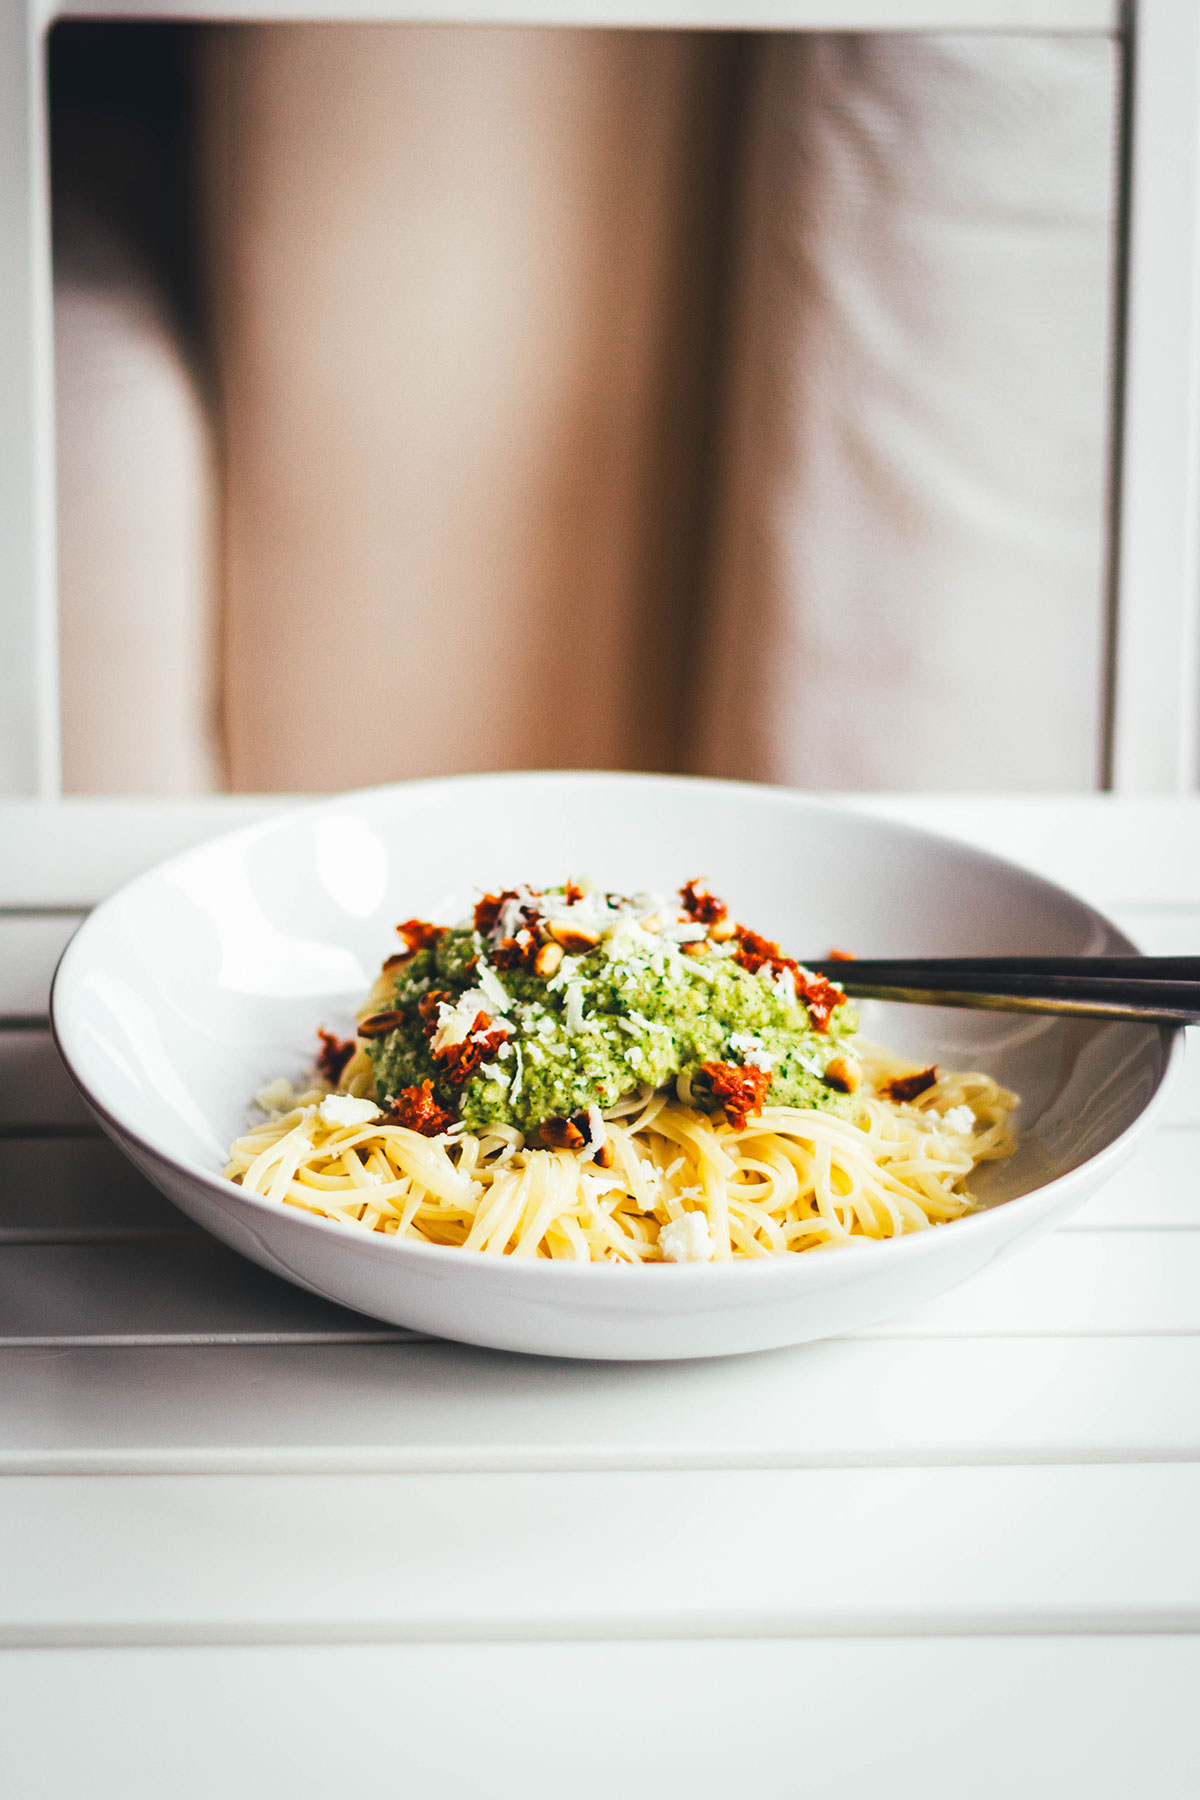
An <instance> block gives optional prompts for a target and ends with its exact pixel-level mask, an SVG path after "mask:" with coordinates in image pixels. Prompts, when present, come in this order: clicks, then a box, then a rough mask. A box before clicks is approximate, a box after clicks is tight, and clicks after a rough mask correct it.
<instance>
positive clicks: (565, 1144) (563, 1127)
mask: <svg viewBox="0 0 1200 1800" xmlns="http://www.w3.org/2000/svg"><path fill="white" fill-rule="evenodd" d="M541 1137H542V1142H543V1144H545V1145H546V1146H547V1147H548V1148H549V1149H551V1150H582V1149H583V1146H584V1143H585V1142H586V1139H585V1138H584V1135H583V1133H582V1131H580V1129H579V1127H578V1125H572V1123H571V1121H570V1119H543V1121H542V1126H541Z"/></svg>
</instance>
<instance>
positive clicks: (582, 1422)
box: [0, 1337, 1200, 1475]
mask: <svg viewBox="0 0 1200 1800" xmlns="http://www.w3.org/2000/svg"><path fill="white" fill-rule="evenodd" d="M1197 1393H1200V1337H1197V1338H1163V1337H1157V1338H1120V1339H1118V1338H1017V1339H1011V1340H1007V1341H1005V1340H997V1339H990V1338H975V1339H972V1338H963V1339H960V1340H958V1341H956V1342H955V1343H954V1344H953V1345H952V1346H947V1345H946V1344H945V1343H943V1342H940V1341H937V1340H933V1339H919V1338H918V1339H914V1340H911V1341H908V1342H903V1341H897V1340H895V1339H888V1340H885V1341H880V1340H877V1339H876V1340H872V1339H842V1340H839V1341H835V1342H826V1343H822V1344H812V1345H803V1346H800V1347H798V1348H795V1349H791V1350H781V1351H776V1352H773V1353H771V1354H764V1355H761V1356H754V1357H738V1358H730V1359H727V1360H725V1361H722V1362H714V1363H676V1364H666V1363H607V1364H606V1363H567V1362H552V1361H544V1360H537V1361H534V1360H531V1359H529V1358H526V1357H516V1356H506V1355H503V1354H501V1353H500V1352H495V1351H484V1350H474V1349H471V1348H469V1347H467V1346H465V1345H458V1344H446V1343H436V1342H432V1341H425V1342H410V1343H406V1344H354V1345H349V1344H348V1345H340V1346H330V1345H320V1346H311V1345H288V1346H282V1347H281V1346H270V1345H257V1346H254V1347H252V1348H246V1347H242V1346H231V1347H226V1346H220V1345H206V1346H203V1347H190V1346H188V1347H185V1346H173V1347H170V1348H151V1347H139V1348H137V1349H112V1348H110V1349H85V1348H80V1349H67V1350H63V1349H54V1350H52V1351H50V1350H46V1349H38V1350H35V1349H23V1350H0V1471H4V1472H7V1473H21V1474H51V1473H57V1474H84V1473H89V1472H90V1473H95V1474H106V1475H107V1474H114V1473H117V1474H136V1473H146V1474H149V1473H158V1474H177V1473H189V1472H190V1473H210V1474H211V1473H250V1472H260V1473H264V1474H265V1473H269V1472H271V1471H273V1470H274V1471H280V1472H282V1471H303V1472H309V1473H319V1472H322V1471H326V1472H333V1471H340V1472H374V1471H391V1472H394V1473H401V1472H405V1471H407V1472H412V1473H436V1472H441V1473H453V1472H463V1473H466V1472H469V1471H473V1470H476V1471H478V1470H483V1471H491V1472H506V1471H528V1470H535V1469H542V1470H554V1469H560V1470H566V1469H571V1470H580V1469H675V1468H773V1467H787V1468H802V1467H833V1466H862V1467H868V1466H869V1467H876V1466H878V1467H883V1466H896V1465H902V1466H910V1465H923V1464H948V1463H963V1464H980V1463H1005V1462H1007V1463H1021V1462H1030V1463H1033V1462H1053V1463H1064V1462H1081V1461H1108V1462H1120V1461H1129V1460H1133V1459H1136V1458H1145V1459H1149V1460H1155V1461H1170V1460H1176V1461H1178V1460H1186V1459H1192V1460H1200V1408H1197V1405H1196V1395H1197Z"/></svg>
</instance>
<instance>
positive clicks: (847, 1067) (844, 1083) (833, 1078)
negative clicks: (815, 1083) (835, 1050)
mask: <svg viewBox="0 0 1200 1800" xmlns="http://www.w3.org/2000/svg"><path fill="white" fill-rule="evenodd" d="M861 1081H862V1068H861V1066H860V1065H859V1064H858V1063H857V1062H856V1061H855V1059H854V1057H852V1056H835V1057H834V1058H833V1060H832V1062H829V1063H826V1065H825V1085H826V1087H831V1088H836V1089H837V1091H838V1093H839V1094H855V1093H857V1092H858V1087H859V1083H860V1082H861Z"/></svg>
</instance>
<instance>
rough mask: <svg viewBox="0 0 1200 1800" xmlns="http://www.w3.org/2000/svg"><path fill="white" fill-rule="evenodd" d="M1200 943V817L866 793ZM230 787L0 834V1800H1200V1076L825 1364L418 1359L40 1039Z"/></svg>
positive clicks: (10, 812) (3, 812) (30, 815)
mask: <svg viewBox="0 0 1200 1800" xmlns="http://www.w3.org/2000/svg"><path fill="white" fill-rule="evenodd" d="M860 804H863V805H875V806H877V807H878V808H879V809H880V810H886V811H888V812H890V813H892V814H894V815H899V816H904V817H909V818H913V819H917V820H919V821H922V822H927V823H931V824H934V825H936V826H939V827H943V828H945V829H948V830H953V831H957V832H959V833H961V834H962V835H963V836H967V837H970V838H972V839H974V840H976V841H978V842H982V843H985V844H987V845H989V846H991V847H994V848H998V849H1000V850H1002V851H1005V852H1007V853H1009V854H1013V855H1015V856H1018V857H1019V858H1021V859H1022V860H1024V861H1027V862H1029V863H1031V864H1032V865H1034V866H1035V867H1037V868H1039V869H1041V870H1043V871H1044V872H1046V873H1048V874H1050V875H1052V876H1054V877H1056V878H1058V879H1060V880H1063V881H1065V882H1067V883H1069V884H1070V885H1072V886H1074V887H1076V888H1078V889H1080V890H1082V891H1083V892H1085V893H1086V894H1088V895H1089V897H1091V898H1093V899H1095V900H1096V901H1098V902H1099V903H1100V904H1102V905H1103V906H1105V907H1106V908H1107V909H1108V910H1109V911H1111V912H1112V913H1114V914H1115V915H1116V917H1117V918H1118V919H1119V920H1120V921H1121V922H1122V923H1123V924H1124V925H1126V927H1127V928H1128V929H1129V930H1131V931H1132V933H1133V934H1134V935H1135V937H1137V938H1138V939H1139V940H1140V942H1141V943H1142V944H1143V946H1144V947H1146V948H1148V949H1156V950H1163V951H1193V952H1195V951H1200V801H1196V800H1146V801H1132V800H1117V799H1113V798H1111V797H1096V798H1088V799H1078V800H1071V801H1059V800H1014V801H1006V800H995V799H989V800H986V801H975V800H969V799H954V800H945V799H943V800H937V801H934V800H929V801H911V800H910V801H898V800H888V801H886V802H872V801H869V800H868V801H863V802H860ZM262 810H264V808H263V807H262V805H261V804H260V803H257V802H252V801H251V802H244V803H242V802H223V803H221V804H220V806H219V807H215V808H214V807H209V806H207V805H204V804H199V805H194V806H187V805H184V806H180V805H178V804H176V805H172V806H157V807H156V806H150V805H144V804H137V805H135V804H128V803H119V802H91V803H79V802H75V803H72V802H65V803H60V804H58V805H57V806H54V807H46V808H39V807H37V806H36V805H24V804H21V803H15V804H12V805H9V806H7V807H4V808H0V1014H3V1015H4V1016H3V1019H2V1020H0V1026H2V1029H0V1464H2V1466H3V1472H4V1475H5V1477H6V1479H5V1480H4V1481H3V1482H2V1483H0V1544H2V1545H3V1550H2V1551H0V1715H2V1718H0V1769H2V1771H3V1773H2V1774H0V1788H2V1789H3V1792H4V1793H5V1794H6V1795H11V1796H12V1797H13V1800H43V1797H47V1800H66V1797H68V1796H70V1797H71V1800H74V1797H76V1796H79V1797H81V1800H108V1797H109V1796H113V1797H116V1796H120V1797H121V1800H141V1797H142V1796H145V1797H147V1800H149V1797H150V1796H155V1800H158V1797H160V1796H170V1797H171V1800H211V1797H212V1796H216V1795H229V1796H242V1795H246V1796H250V1795H253V1796H273V1795H276V1794H279V1795H283V1794H286V1795H287V1796H288V1800H308V1797H309V1796H325V1795H334V1794H337V1795H342V1794H352V1793H356V1792H370V1793H380V1794H389V1795H390V1794H393V1793H395V1794H400V1793H403V1794H405V1795H406V1796H419V1795H424V1794H430V1795H435V1794H436V1795H438V1796H454V1795H457V1794H459V1793H468V1792H470V1793H482V1794H485V1795H491V1794H507V1793H509V1792H513V1793H517V1792H519V1793H521V1794H522V1795H523V1796H524V1795H529V1796H541V1795H546V1796H550V1795H553V1796H556V1800H557V1797H560V1796H569V1797H570V1800H584V1797H588V1800H590V1797H591V1796H596V1797H597V1800H599V1797H600V1796H605V1797H608V1796H612V1795H615V1794H619V1793H632V1794H635V1795H641V1794H650V1793H653V1794H655V1795H661V1794H674V1793H687V1794H689V1795H695V1796H697V1797H701V1800H702V1797H704V1796H709V1795H712V1796H717V1795H721V1796H727V1795H729V1794H730V1793H734V1794H743V1795H752V1796H754V1797H755V1800H761V1797H769V1796H775V1795H780V1796H782V1795H788V1796H791V1795H801V1794H803V1795H834V1794H836V1795H838V1796H849V1797H851V1800H856V1797H857V1796H867V1795H872V1796H873V1795H875V1794H876V1793H877V1792H880V1791H886V1792H888V1793H891V1794H897V1795H907V1794H909V1793H918V1792H920V1793H923V1794H932V1795H940V1794H951V1793H953V1794H955V1795H956V1796H957V1795H966V1796H970V1797H971V1800H991V1797H992V1796H995V1797H996V1800H1000V1797H1001V1796H1003V1797H1004V1800H1010V1797H1011V1796H1012V1795H1013V1794H1014V1793H1016V1792H1025V1793H1030V1794H1033V1795H1042V1794H1046V1795H1049V1794H1054V1795H1055V1796H1062V1795H1068V1796H1070V1795H1075V1794H1080V1795H1087V1796H1088V1797H1089V1800H1102V1797H1106V1796H1113V1797H1114V1800H1116V1797H1117V1796H1120V1797H1121V1800H1127V1797H1128V1796H1133V1795H1146V1796H1152V1797H1153V1800H1174V1797H1175V1796H1181V1797H1182V1796H1184V1795H1187V1796H1189V1800H1190V1797H1192V1796H1194V1795H1195V1794H1196V1793H1197V1792H1200V1722H1198V1716H1197V1715H1198V1713H1200V1706H1198V1703H1197V1699H1196V1695H1197V1692H1198V1691H1200V1636H1198V1635H1197V1633H1198V1632H1200V1548H1198V1544H1200V1181H1198V1178H1197V1166H1198V1165H1200V1080H1198V1078H1197V1068H1196V1065H1195V1063H1193V1064H1192V1065H1191V1066H1190V1068H1189V1069H1185V1074H1184V1077H1183V1080H1182V1082H1181V1083H1180V1084H1179V1086H1178V1087H1177V1089H1176V1092H1175V1095H1174V1100H1173V1106H1172V1110H1171V1114H1170V1119H1169V1122H1168V1124H1167V1125H1166V1126H1165V1127H1164V1128H1163V1129H1162V1130H1160V1132H1159V1133H1158V1135H1157V1137H1156V1138H1155V1139H1154V1140H1153V1141H1152V1142H1151V1143H1150V1144H1149V1145H1148V1146H1147V1147H1146V1148H1145V1150H1144V1151H1143V1152H1142V1153H1141V1154H1140V1155H1139V1157H1138V1159H1137V1161H1136V1163H1135V1164H1134V1165H1132V1166H1131V1167H1130V1168H1129V1170H1128V1171H1127V1172H1126V1173H1124V1174H1122V1175H1121V1176H1119V1177H1118V1178H1117V1179H1116V1180H1115V1181H1114V1182H1112V1183H1111V1184H1110V1185H1109V1186H1108V1187H1107V1188H1106V1189H1105V1190H1104V1191H1103V1192H1102V1193H1101V1194H1100V1195H1099V1196H1098V1197H1097V1198H1096V1199H1095V1200H1093V1201H1092V1202H1091V1204H1090V1205H1089V1206H1088V1207H1087V1209H1086V1210H1085V1211H1084V1212H1082V1213H1080V1214H1079V1215H1077V1217H1076V1218H1074V1219H1073V1220H1072V1221H1070V1223H1069V1224H1068V1225H1067V1226H1065V1227H1064V1228H1062V1229H1061V1230H1059V1231H1058V1232H1056V1233H1055V1234H1054V1235H1052V1236H1050V1237H1047V1238H1044V1239H1043V1240H1041V1241H1040V1242H1038V1243H1036V1244H1035V1245H1033V1246H1032V1247H1030V1248H1028V1249H1026V1250H1024V1251H1022V1252H1020V1253H1018V1254H1015V1255H1013V1256H1012V1257H1011V1258H1010V1259H1009V1260H1008V1261H1006V1262H1005V1263H1004V1264H1003V1265H1002V1266H1001V1267H999V1268H997V1269H996V1270H994V1271H993V1272H991V1273H989V1274H987V1275H984V1276H982V1277H980V1278H977V1279H976V1280H975V1281H974V1282H973V1283H971V1284H969V1285H968V1286H966V1287H963V1288H961V1289H959V1290H958V1291H957V1292H955V1293H953V1294H951V1295H949V1296H947V1297H946V1298H945V1299H943V1300H941V1301H939V1302H938V1303H936V1304H934V1305H931V1306H928V1307H926V1308H924V1309H923V1310H922V1311H921V1312H919V1313H915V1314H912V1315H910V1316H908V1317H906V1318H903V1319H900V1320H897V1321H895V1322H894V1323H892V1324H889V1325H887V1326H885V1327H882V1328H879V1329H877V1330H874V1331H870V1332H865V1333H863V1334H861V1335H859V1336H857V1337H854V1338H847V1339H843V1340H838V1341H834V1342H830V1343H825V1344H819V1345H813V1346H809V1347H804V1348H800V1349H796V1350H792V1351H785V1352H777V1353H774V1354H770V1355H762V1356H755V1357H747V1358H743V1359H739V1360H731V1361H727V1362H718V1363H708V1364H676V1365H650V1366H612V1367H609V1366H604V1365H598V1364H566V1363H552V1362H543V1361H535V1360H523V1359H520V1358H516V1357H509V1356H501V1355H493V1354H488V1353H484V1352H480V1351H475V1350H470V1349H465V1348H462V1347H458V1346H455V1345H449V1344H440V1343H433V1342H429V1341H419V1340H416V1339H412V1338H406V1336H405V1334H404V1333H402V1332H397V1331H395V1330H392V1329H390V1328H387V1327H384V1326H380V1325H378V1324H376V1323H374V1322H372V1321H371V1320H368V1319H363V1318H360V1317H358V1316H356V1315H354V1314H350V1313H346V1312H342V1311H340V1310H339V1309H337V1308H336V1307H333V1306H329V1305H325V1304H323V1303H321V1302H319V1301H317V1300H315V1299H313V1298H311V1297H309V1296H307V1295H305V1294H303V1293H301V1292H300V1291H299V1290H298V1289H295V1288H291V1287H288V1286H285V1285H284V1284H282V1283H280V1282H278V1281H276V1280H275V1279H274V1278H273V1277H271V1276H269V1275H267V1274H266V1273H264V1272H263V1271H261V1270H258V1269H256V1268H254V1267H252V1266H251V1265H250V1264H248V1263H245V1262H242V1261H240V1260H239V1259H238V1258H237V1257H235V1256H234V1255H233V1254H232V1252H230V1251H227V1250H225V1249H224V1248H223V1247H221V1246H219V1245H217V1244H216V1243H213V1242H210V1241H208V1240H207V1239H205V1238H204V1237H203V1236H202V1235H201V1234H199V1233H198V1232H197V1231H196V1230H194V1229H193V1228H192V1227H191V1226H190V1224H189V1223H188V1221H187V1220H185V1219H184V1218H183V1217H182V1215H179V1214H177V1213H175V1212H174V1211H173V1210H172V1209H171V1207H170V1206H169V1205H168V1204H167V1202H166V1201H164V1200H160V1199H159V1198H158V1197H157V1195H156V1194H155V1193H154V1192H153V1191H152V1190H151V1189H150V1188H148V1187H147V1186H146V1185H145V1184H144V1183H143V1182H142V1181H141V1179H140V1178H139V1177H138V1176H137V1175H136V1174H135V1173H134V1172H133V1171H132V1169H130V1168H128V1167H126V1166H125V1165H124V1163H123V1162H122V1160H121V1159H120V1157H119V1156H118V1155H117V1154H116V1152H115V1151H113V1150H112V1149H111V1148H109V1146H108V1145H107V1143H106V1142H105V1141H104V1140H103V1139H102V1138H100V1137H99V1136H98V1135H97V1134H96V1132H95V1130H94V1128H93V1127H92V1125H91V1123H90V1121H89V1119H88V1117H87V1116H86V1114H85V1113H84V1111H83V1110H82V1108H81V1106H80V1104H79V1103H78V1101H77V1100H76V1099H75V1098H74V1097H73V1094H72V1092H71V1090H70V1088H69V1086H68V1085H67V1083H66V1080H65V1077H64V1076H63V1075H62V1073H61V1071H59V1070H58V1068H57V1067H56V1063H55V1059H54V1054H53V1051H52V1048H51V1046H50V1042H49V1038H48V1035H47V1033H46V1030H45V1024H44V1020H45V1005H46V989H47V983H48V979H49V974H50V970H51V967H52V964H53V961H54V957H55V955H56V953H57V950H58V948H59V947H60V946H61V944H62V943H63V942H64V941H65V939H66V937H67V936H68V935H69V933H70V931H71V930H72V928H73V926H74V924H75V922H76V920H77V918H78V917H79V915H80V914H81V912H82V911H83V910H84V909H85V908H86V906H87V905H88V904H89V903H90V902H92V901H94V900H95V899H97V898H98V897H99V896H100V895H102V894H103V893H105V892H107V891H108V890H109V889H110V888H111V887H112V886H113V885H115V883H116V882H117V881H118V880H119V879H122V878H124V877H125V876H127V875H128V874H131V873H132V872H134V870H136V869H137V868H139V867H142V866H145V865H146V864H147V863H149V862H151V861H153V860H155V859H156V858H157V857H158V856H160V855H162V854H165V853H166V852H167V851H168V850H170V849H171V848H174V847H175V846H177V845H178V844H181V843H183V842H187V841H191V840H193V839H196V838H199V837H201V836H203V835H205V834H206V833H208V832H210V831H212V830H214V829H219V828H224V826H225V825H227V824H228V823H229V822H230V820H231V812H239V811H240V812H242V813H249V812H260V811H262Z"/></svg>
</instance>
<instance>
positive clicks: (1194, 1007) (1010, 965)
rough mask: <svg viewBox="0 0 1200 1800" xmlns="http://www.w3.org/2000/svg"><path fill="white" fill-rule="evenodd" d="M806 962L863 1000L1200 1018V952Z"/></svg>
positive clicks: (1154, 1020) (1154, 1019)
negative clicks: (1158, 954) (1163, 954)
mask: <svg viewBox="0 0 1200 1800" xmlns="http://www.w3.org/2000/svg"><path fill="white" fill-rule="evenodd" d="M806 967H808V968H811V969H813V970H814V971H815V972H816V973H817V974H819V975H826V976H828V977H829V979H830V980H831V981H836V982H837V984H838V986H839V987H842V988H844V989H845V990H846V992H847V993H848V994H850V995H852V996H853V997H854V998H856V999H864V1000H866V999H870V1000H913V1001H918V1002H922V1003H924V1004H925V1005H932V1006H975V1007H985V1008H991V1009H993V1010H995V1011H999V1012H1038V1013H1070V1014H1074V1015H1075V1016H1077V1017H1079V1018H1086V1019H1135V1020H1139V1021H1141V1022H1143V1023H1145V1024H1151V1025H1196V1024H1200V957H1197V956H928V957H913V958H905V959H895V958H889V959H887V960H884V961H869V960H867V959H863V960H862V961H860V960H859V959H858V958H857V957H852V958H848V959H846V960H844V961H843V960H842V959H841V958H834V959H832V960H823V961H818V962H813V963H809V964H807V965H806Z"/></svg>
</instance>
